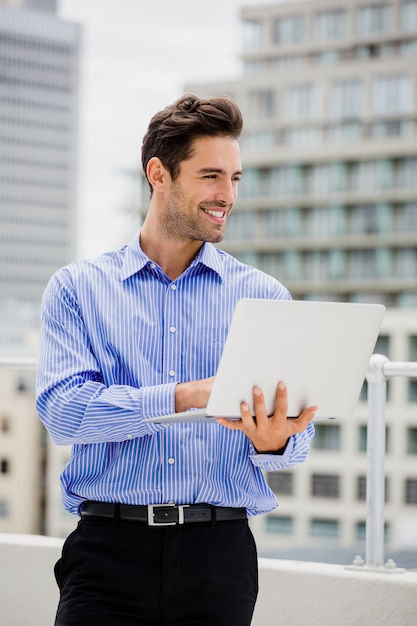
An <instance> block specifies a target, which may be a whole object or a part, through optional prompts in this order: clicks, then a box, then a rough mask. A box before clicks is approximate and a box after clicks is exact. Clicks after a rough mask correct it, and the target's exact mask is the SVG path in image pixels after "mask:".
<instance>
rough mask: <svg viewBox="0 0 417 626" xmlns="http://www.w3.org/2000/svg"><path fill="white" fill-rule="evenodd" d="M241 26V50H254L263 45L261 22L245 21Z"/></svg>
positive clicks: (259, 48)
mask: <svg viewBox="0 0 417 626" xmlns="http://www.w3.org/2000/svg"><path fill="white" fill-rule="evenodd" d="M242 28H243V51H244V52H256V51H257V50H261V49H262V45H263V32H264V30H263V24H262V23H261V22H255V21H253V22H252V21H247V22H246V21H245V22H243V25H242Z"/></svg>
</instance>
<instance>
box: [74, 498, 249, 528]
mask: <svg viewBox="0 0 417 626" xmlns="http://www.w3.org/2000/svg"><path fill="white" fill-rule="evenodd" d="M80 514H81V517H101V518H107V519H117V518H118V519H121V520H123V521H125V522H140V523H142V524H147V525H148V526H177V525H179V524H193V523H198V522H209V523H216V522H229V521H232V520H242V519H245V518H246V509H244V508H233V507H223V506H212V505H211V504H179V505H176V504H149V505H147V506H146V505H144V506H142V505H137V504H116V503H112V502H94V501H92V500H89V501H87V502H83V503H82V504H81V507H80Z"/></svg>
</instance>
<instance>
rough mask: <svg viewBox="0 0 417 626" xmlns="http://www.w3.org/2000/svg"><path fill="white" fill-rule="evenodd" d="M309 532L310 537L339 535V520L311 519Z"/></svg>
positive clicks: (333, 536) (334, 536)
mask: <svg viewBox="0 0 417 626" xmlns="http://www.w3.org/2000/svg"><path fill="white" fill-rule="evenodd" d="M310 534H311V536H312V537H328V538H336V537H338V536H339V522H338V521H337V520H329V519H312V520H311V522H310Z"/></svg>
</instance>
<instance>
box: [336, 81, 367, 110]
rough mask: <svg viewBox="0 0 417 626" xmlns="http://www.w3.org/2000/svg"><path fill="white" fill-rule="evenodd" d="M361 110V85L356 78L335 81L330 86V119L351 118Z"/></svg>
mask: <svg viewBox="0 0 417 626" xmlns="http://www.w3.org/2000/svg"><path fill="white" fill-rule="evenodd" d="M362 112H363V85H362V83H361V82H360V81H358V80H350V81H340V82H335V83H333V84H332V85H331V86H330V93H329V115H330V118H331V119H352V118H359V117H361V115H362Z"/></svg>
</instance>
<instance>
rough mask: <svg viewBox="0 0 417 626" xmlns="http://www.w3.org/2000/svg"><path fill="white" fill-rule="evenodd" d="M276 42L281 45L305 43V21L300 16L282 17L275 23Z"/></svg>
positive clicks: (274, 34) (274, 35)
mask: <svg viewBox="0 0 417 626" xmlns="http://www.w3.org/2000/svg"><path fill="white" fill-rule="evenodd" d="M273 37H274V42H275V43H278V44H280V45H284V44H294V43H300V42H302V41H304V19H303V18H302V17H300V16H291V17H281V18H279V19H277V20H275V22H274V31H273Z"/></svg>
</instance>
